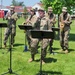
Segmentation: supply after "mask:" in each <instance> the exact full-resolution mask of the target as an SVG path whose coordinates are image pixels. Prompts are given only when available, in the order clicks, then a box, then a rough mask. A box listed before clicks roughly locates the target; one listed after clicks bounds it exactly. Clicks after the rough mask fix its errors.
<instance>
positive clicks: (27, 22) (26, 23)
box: [23, 9, 37, 49]
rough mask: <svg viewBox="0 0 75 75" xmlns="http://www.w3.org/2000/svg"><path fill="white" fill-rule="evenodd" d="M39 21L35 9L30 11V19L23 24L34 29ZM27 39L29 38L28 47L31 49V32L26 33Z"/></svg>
mask: <svg viewBox="0 0 75 75" xmlns="http://www.w3.org/2000/svg"><path fill="white" fill-rule="evenodd" d="M36 19H37V16H36V14H35V10H34V9H31V10H30V16H29V17H28V19H27V20H26V22H24V23H23V24H24V25H31V26H32V27H34V26H33V25H34V23H35V21H36ZM26 38H27V41H28V45H29V49H30V42H31V39H32V37H31V33H30V31H29V30H27V31H26Z"/></svg>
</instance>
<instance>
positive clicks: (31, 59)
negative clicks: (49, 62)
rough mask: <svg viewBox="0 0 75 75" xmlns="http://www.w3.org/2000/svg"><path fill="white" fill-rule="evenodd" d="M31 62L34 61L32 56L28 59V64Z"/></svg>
mask: <svg viewBox="0 0 75 75" xmlns="http://www.w3.org/2000/svg"><path fill="white" fill-rule="evenodd" d="M32 61H34V54H32V55H31V58H30V59H29V61H28V62H32Z"/></svg>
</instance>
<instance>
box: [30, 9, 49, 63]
mask: <svg viewBox="0 0 75 75" xmlns="http://www.w3.org/2000/svg"><path fill="white" fill-rule="evenodd" d="M38 12H39V17H38V18H37V20H36V22H35V24H34V28H35V29H36V30H48V19H47V18H46V17H45V12H44V9H42V8H41V9H39V10H38ZM36 35H37V34H36ZM38 43H39V39H32V41H31V58H30V59H29V62H32V61H34V57H35V54H36V51H37V46H38ZM48 43H49V41H48V39H43V40H41V44H42V47H41V48H42V63H45V62H44V59H45V57H46V49H47V46H48Z"/></svg>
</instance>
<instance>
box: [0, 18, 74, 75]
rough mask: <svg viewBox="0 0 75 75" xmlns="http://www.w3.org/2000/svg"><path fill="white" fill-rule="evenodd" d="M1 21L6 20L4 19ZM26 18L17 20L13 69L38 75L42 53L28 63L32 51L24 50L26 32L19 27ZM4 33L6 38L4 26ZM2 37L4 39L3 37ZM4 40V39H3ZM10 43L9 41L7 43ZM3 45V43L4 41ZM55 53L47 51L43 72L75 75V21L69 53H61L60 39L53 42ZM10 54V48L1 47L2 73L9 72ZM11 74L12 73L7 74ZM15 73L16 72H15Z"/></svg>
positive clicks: (22, 74) (46, 74)
mask: <svg viewBox="0 0 75 75" xmlns="http://www.w3.org/2000/svg"><path fill="white" fill-rule="evenodd" d="M0 21H1V22H6V21H2V19H0ZM23 21H24V19H22V18H21V19H19V20H18V21H17V32H16V37H15V40H16V41H15V45H14V48H13V49H12V70H13V72H15V73H17V74H18V75H37V73H38V72H39V70H40V61H39V59H40V53H38V54H36V56H35V59H36V60H37V61H34V62H32V63H28V60H29V58H30V52H29V51H28V52H23V50H24V42H25V41H24V39H25V34H24V31H23V30H20V29H19V28H18V25H19V24H22V22H23ZM2 35H3V38H4V28H3V29H2ZM3 38H2V39H3ZM2 42H3V40H2ZM7 44H8V45H9V43H7ZM2 46H3V43H2ZM53 48H54V52H57V54H55V55H51V54H49V52H48V51H47V56H46V64H44V65H43V66H42V70H43V73H45V75H75V71H74V70H75V22H74V21H73V23H72V24H71V31H70V38H69V50H70V53H68V54H61V53H60V43H59V40H57V39H56V40H54V43H53ZM39 52H40V49H39ZM9 55H10V52H8V49H0V75H1V74H3V73H5V72H7V71H8V68H9V64H10V62H9V59H10V58H9ZM7 75H10V74H7ZM13 75H15V74H13Z"/></svg>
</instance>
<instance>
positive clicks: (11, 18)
mask: <svg viewBox="0 0 75 75" xmlns="http://www.w3.org/2000/svg"><path fill="white" fill-rule="evenodd" d="M14 10H15V7H14V6H11V7H10V12H7V14H6V17H5V18H6V20H7V24H8V27H7V28H6V29H5V33H4V47H6V43H7V40H8V37H9V35H10V34H11V36H12V37H11V39H12V40H11V45H12V47H13V44H14V41H15V35H16V21H17V19H18V16H17V13H16V12H15V11H14Z"/></svg>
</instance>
